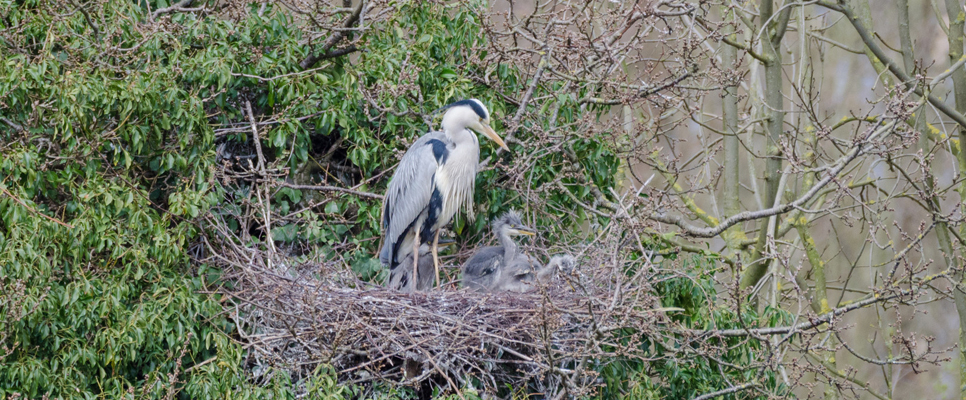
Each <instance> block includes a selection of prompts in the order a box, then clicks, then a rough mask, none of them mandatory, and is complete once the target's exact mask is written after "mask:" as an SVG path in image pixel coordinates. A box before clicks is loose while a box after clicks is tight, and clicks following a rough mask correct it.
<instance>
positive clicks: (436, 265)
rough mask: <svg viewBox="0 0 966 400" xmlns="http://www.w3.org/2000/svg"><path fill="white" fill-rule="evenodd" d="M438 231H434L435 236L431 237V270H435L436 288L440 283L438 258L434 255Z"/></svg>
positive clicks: (437, 242) (437, 241) (437, 243)
mask: <svg viewBox="0 0 966 400" xmlns="http://www.w3.org/2000/svg"><path fill="white" fill-rule="evenodd" d="M439 231H440V229H437V230H436V235H434V236H433V268H435V269H436V286H440V285H441V284H442V283H441V282H440V281H439V256H437V255H436V253H437V248H436V246H438V245H439Z"/></svg>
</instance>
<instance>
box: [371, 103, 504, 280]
mask: <svg viewBox="0 0 966 400" xmlns="http://www.w3.org/2000/svg"><path fill="white" fill-rule="evenodd" d="M444 109H445V110H446V112H445V113H444V114H443V121H442V131H438V132H429V133H427V134H425V135H423V136H422V137H420V138H419V139H418V140H416V142H415V143H413V145H412V146H410V147H409V149H408V150H407V151H406V154H405V155H403V158H402V160H401V161H400V162H399V166H398V167H396V171H395V173H393V176H392V179H391V180H390V181H389V188H388V189H387V190H386V197H385V199H384V200H383V206H382V225H383V235H384V240H383V247H382V251H380V253H379V260H380V261H382V263H383V265H388V266H389V275H390V279H389V280H388V281H387V282H389V284H390V287H394V286H393V284H394V283H395V284H398V283H399V282H401V280H402V279H401V278H397V279H393V278H394V277H397V276H399V275H400V274H402V272H401V271H400V267H399V266H400V265H401V264H402V261H403V259H404V258H406V257H410V258H412V262H411V263H410V266H411V268H412V274H413V275H414V276H415V277H416V280H419V271H418V270H417V267H418V266H419V260H418V258H419V251H418V249H419V247H420V245H421V244H425V243H429V241H430V239H432V240H433V244H432V246H431V247H430V249H429V251H430V253H432V256H433V266H434V270H435V272H436V274H435V276H436V280H437V281H439V258H438V256H437V242H438V240H439V229H440V228H441V227H443V226H444V225H446V224H448V223H449V222H450V221H451V220H452V219H453V216H454V215H456V213H457V212H458V211H459V209H460V208H461V207H466V209H467V211H468V215H469V217H470V218H471V219H472V217H473V209H472V205H473V189H474V186H475V183H476V172H477V168H478V167H479V162H480V142H479V139H477V137H476V134H474V133H473V131H476V132H478V133H482V134H484V135H486V136H487V137H488V138H490V140H493V141H494V142H496V144H498V145H499V146H500V147H502V148H503V149H504V150H509V148H508V147H507V145H506V143H504V142H503V139H500V136H499V135H497V133H496V131H494V130H493V128H491V127H490V113H489V111H488V110H487V109H486V106H484V105H483V103H482V102H480V101H479V100H476V99H469V100H462V101H457V102H455V103H452V104H450V105H448V106H446V107H444ZM408 269H409V268H408V267H407V270H408ZM394 288H395V289H399V287H394Z"/></svg>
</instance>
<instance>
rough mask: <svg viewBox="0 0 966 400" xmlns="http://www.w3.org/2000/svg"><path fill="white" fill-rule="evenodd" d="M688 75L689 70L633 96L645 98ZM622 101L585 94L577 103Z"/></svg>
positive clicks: (601, 103)
mask: <svg viewBox="0 0 966 400" xmlns="http://www.w3.org/2000/svg"><path fill="white" fill-rule="evenodd" d="M689 76H691V71H687V72H685V73H684V74H682V75H681V76H679V77H677V78H674V79H672V80H670V81H668V82H666V83H664V84H663V85H661V86H658V87H656V88H653V89H648V90H646V91H643V92H640V93H638V94H637V95H636V96H635V97H637V98H641V99H644V98H647V97H649V96H651V95H653V94H655V93H657V92H660V91H662V90H664V89H667V88H669V87H671V86H674V85H677V84H678V83H681V81H683V80H685V79H687V78H688V77H689ZM624 102H625V101H624V100H623V99H601V98H598V97H590V96H587V97H584V98H582V99H580V101H579V104H586V103H590V104H597V105H603V106H616V105H618V104H624Z"/></svg>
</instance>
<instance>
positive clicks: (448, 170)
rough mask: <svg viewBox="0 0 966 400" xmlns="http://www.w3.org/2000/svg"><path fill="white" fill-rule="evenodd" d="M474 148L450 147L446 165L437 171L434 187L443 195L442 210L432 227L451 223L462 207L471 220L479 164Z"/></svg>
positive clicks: (464, 145) (476, 150) (470, 146)
mask: <svg viewBox="0 0 966 400" xmlns="http://www.w3.org/2000/svg"><path fill="white" fill-rule="evenodd" d="M474 147H475V146H472V145H469V144H463V145H461V146H452V147H451V150H450V153H449V155H448V157H447V160H446V163H444V164H441V165H440V168H439V169H438V170H437V173H436V187H437V188H439V191H440V193H441V194H442V195H443V209H442V211H441V212H440V215H439V219H438V220H437V223H436V224H435V225H436V226H434V228H436V229H438V228H440V227H442V226H443V225H445V224H447V223H449V222H450V221H452V219H453V217H454V216H455V215H456V213H457V212H459V210H460V208H461V207H463V206H466V211H467V215H469V216H471V218H472V214H473V208H472V202H473V190H474V188H475V186H476V170H477V168H478V166H479V163H480V152H479V147H475V148H474Z"/></svg>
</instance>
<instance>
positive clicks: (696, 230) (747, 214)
mask: <svg viewBox="0 0 966 400" xmlns="http://www.w3.org/2000/svg"><path fill="white" fill-rule="evenodd" d="M895 124H896V121H895V120H893V121H892V122H890V123H888V124H886V125H885V126H883V127H881V128H879V129H878V130H876V131H875V132H873V133H871V134H870V135H869V137H868V138H867V139H866V140H864V141H862V142H859V143H857V144H856V145H855V146H854V147H853V148H852V150H851V151H850V152H849V153H848V154H846V155H845V156H844V157H842V158H840V159H839V160H838V161H836V163H835V164H833V166H832V168H831V169H830V170H829V172H828V174H827V175H826V176H825V177H824V178H822V180H820V181H818V183H816V184H815V186H813V187H812V188H811V189H810V190H809V191H808V192H806V193H805V194H804V195H802V197H799V198H798V199H797V200H795V201H793V202H791V203H786V204H782V205H779V206H775V207H772V208H767V209H764V210H758V211H744V212H740V213H738V214H735V215H732V216H731V217H728V218H727V219H725V220H724V221H722V222H721V223H720V224H718V225H716V226H714V227H710V228H700V227H697V226H694V225H691V224H689V223H688V222H687V221H685V220H684V219H683V218H681V217H680V216H678V215H662V214H651V215H650V216H648V218H650V219H652V220H655V221H658V222H663V223H666V224H672V225H676V226H677V227H679V228H681V229H683V230H684V234H685V235H689V236H694V237H703V238H710V237H714V236H717V235H719V234H720V233H721V232H724V231H725V230H726V229H728V228H730V227H731V226H732V225H735V224H738V223H741V222H745V221H751V220H755V219H761V218H768V217H771V216H773V215H778V214H784V213H786V212H789V211H791V210H793V209H795V208H798V207H801V206H803V205H804V204H805V203H806V202H808V201H809V200H810V199H811V198H812V197H815V195H816V194H818V192H819V191H820V190H821V189H822V188H823V187H825V185H827V184H828V183H829V182H831V181H832V179H835V177H837V176H838V174H839V173H840V172H842V170H843V169H845V167H846V166H848V165H849V163H851V162H852V161H853V160H855V159H856V158H857V157H858V156H859V155H861V154H862V152H863V150H864V149H865V147H866V146H865V145H866V144H868V143H869V142H871V141H872V140H873V139H874V138H876V137H877V136H879V135H881V134H882V133H883V132H885V131H886V130H889V129H892V127H894V126H895Z"/></svg>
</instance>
